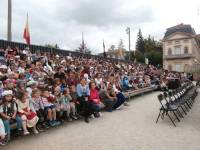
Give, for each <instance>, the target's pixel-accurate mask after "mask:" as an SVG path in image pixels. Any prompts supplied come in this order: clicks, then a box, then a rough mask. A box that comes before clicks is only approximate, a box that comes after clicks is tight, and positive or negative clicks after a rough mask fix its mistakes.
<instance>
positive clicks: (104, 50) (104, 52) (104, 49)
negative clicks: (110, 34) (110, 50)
mask: <svg viewBox="0 0 200 150" xmlns="http://www.w3.org/2000/svg"><path fill="white" fill-rule="evenodd" d="M103 56H104V58H106V47H105V43H104V39H103Z"/></svg>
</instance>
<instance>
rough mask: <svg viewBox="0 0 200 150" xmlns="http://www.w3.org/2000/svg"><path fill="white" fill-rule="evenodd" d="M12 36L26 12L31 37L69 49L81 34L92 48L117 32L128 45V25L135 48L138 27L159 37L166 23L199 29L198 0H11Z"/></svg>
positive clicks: (0, 15)
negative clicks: (187, 25)
mask: <svg viewBox="0 0 200 150" xmlns="http://www.w3.org/2000/svg"><path fill="white" fill-rule="evenodd" d="M12 1H13V24H12V33H13V41H19V42H24V40H23V30H24V26H25V22H26V13H27V12H28V13H29V29H30V34H31V43H32V44H39V45H44V44H47V43H51V44H56V43H57V44H58V45H59V46H60V47H62V48H65V49H69V50H73V49H75V48H77V47H78V46H79V45H80V43H81V34H82V32H83V33H84V39H85V42H86V44H87V47H89V48H91V49H93V53H99V52H102V51H103V48H102V41H103V39H104V41H105V45H106V49H107V48H109V47H110V46H111V45H112V44H115V45H118V43H119V40H120V38H122V39H123V41H124V45H125V47H126V48H127V47H128V36H127V34H126V32H125V29H126V27H128V26H129V27H130V28H131V49H132V50H134V49H135V41H136V37H137V32H138V29H139V28H141V30H142V33H143V35H144V36H148V34H150V35H152V36H154V37H155V39H158V40H159V39H162V37H163V35H164V33H165V30H166V28H168V27H171V26H174V25H177V24H179V23H185V24H191V25H192V27H193V28H195V30H196V32H197V33H199V32H200V16H199V15H198V9H200V0H187V1H183V0H167V1H165V0H12ZM161 1H162V2H161ZM6 32H7V0H0V39H6Z"/></svg>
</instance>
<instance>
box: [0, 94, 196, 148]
mask: <svg viewBox="0 0 200 150" xmlns="http://www.w3.org/2000/svg"><path fill="white" fill-rule="evenodd" d="M157 95H158V92H154V93H150V94H147V95H144V96H140V97H136V98H134V99H132V100H131V101H130V105H131V106H129V107H123V108H122V109H121V110H117V111H115V112H113V113H107V112H103V116H102V117H101V118H99V119H91V120H90V123H89V124H86V123H84V122H83V121H76V122H73V123H66V124H64V125H62V126H60V127H57V128H54V129H51V130H48V131H46V132H44V133H41V134H40V135H37V136H35V135H31V136H27V137H21V138H18V139H14V140H13V141H12V142H11V143H9V145H7V146H5V147H0V150H200V101H199V99H200V96H198V97H197V99H196V102H195V104H194V106H193V109H192V110H191V111H190V112H189V113H188V115H187V116H185V118H184V119H182V120H181V122H180V123H177V127H176V128H175V127H174V126H173V125H172V124H171V122H170V121H169V119H168V118H165V120H159V122H158V123H157V124H156V123H155V119H156V117H157V115H158V112H159V106H160V105H159V102H158V100H157Z"/></svg>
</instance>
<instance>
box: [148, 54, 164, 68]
mask: <svg viewBox="0 0 200 150" xmlns="http://www.w3.org/2000/svg"><path fill="white" fill-rule="evenodd" d="M145 55H146V58H148V59H149V63H150V64H152V65H155V66H157V65H158V64H159V65H162V60H163V59H162V56H163V55H162V52H158V51H150V52H147V53H146V54H145Z"/></svg>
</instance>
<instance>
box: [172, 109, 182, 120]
mask: <svg viewBox="0 0 200 150" xmlns="http://www.w3.org/2000/svg"><path fill="white" fill-rule="evenodd" d="M173 114H174V116H175V117H176V119H177V120H178V122H180V119H179V118H178V116H177V115H176V113H175V112H174V111H173Z"/></svg>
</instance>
